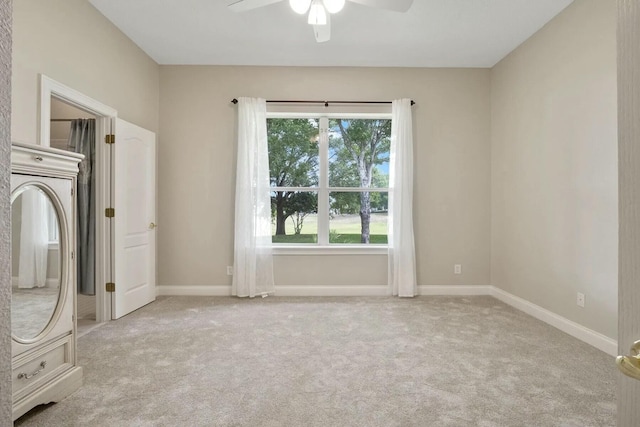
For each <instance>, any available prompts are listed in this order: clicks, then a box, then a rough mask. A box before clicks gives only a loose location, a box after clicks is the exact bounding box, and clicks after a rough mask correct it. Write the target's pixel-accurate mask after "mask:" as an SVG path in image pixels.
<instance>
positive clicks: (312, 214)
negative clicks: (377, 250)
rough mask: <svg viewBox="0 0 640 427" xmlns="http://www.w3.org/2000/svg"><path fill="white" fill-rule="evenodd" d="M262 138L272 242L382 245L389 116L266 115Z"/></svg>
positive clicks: (385, 221) (387, 163) (322, 244)
mask: <svg viewBox="0 0 640 427" xmlns="http://www.w3.org/2000/svg"><path fill="white" fill-rule="evenodd" d="M267 134H268V139H269V169H270V178H271V188H272V193H271V205H272V209H271V213H272V242H273V243H275V244H287V245H298V244H305V245H314V244H315V245H318V246H327V245H369V244H373V245H385V244H386V243H387V216H388V191H389V190H388V186H389V148H390V140H391V119H390V118H389V117H384V116H380V115H377V116H367V117H364V118H363V116H360V117H358V116H356V117H345V116H328V117H317V116H316V117H312V116H304V117H301V116H298V117H294V118H292V117H270V118H269V119H268V120H267Z"/></svg>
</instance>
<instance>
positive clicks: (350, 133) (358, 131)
mask: <svg viewBox="0 0 640 427" xmlns="http://www.w3.org/2000/svg"><path fill="white" fill-rule="evenodd" d="M329 127H330V134H332V136H331V138H330V142H329V149H330V154H331V155H332V166H331V169H330V171H331V173H332V175H331V178H330V185H331V186H335V187H350V186H358V187H363V188H371V184H372V180H373V177H374V173H375V172H374V170H375V169H376V166H378V165H381V164H383V163H385V162H388V161H389V147H390V143H391V120H361V119H358V120H348V119H335V120H331V121H330V124H329ZM354 184H355V185H354ZM379 196H382V195H379ZM354 197H359V199H360V200H359V202H360V203H359V214H360V226H361V227H360V228H361V238H360V241H361V242H362V243H369V241H370V223H371V203H372V197H371V193H370V192H368V191H362V192H360V193H352V194H348V193H340V194H336V195H335V197H334V198H333V203H332V205H333V206H332V207H334V208H337V209H338V210H340V211H341V212H342V209H341V208H342V207H345V208H347V209H349V210H352V208H351V206H353V198H354ZM375 199H376V197H374V201H375Z"/></svg>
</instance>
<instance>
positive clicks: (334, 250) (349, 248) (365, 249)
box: [272, 245, 389, 256]
mask: <svg viewBox="0 0 640 427" xmlns="http://www.w3.org/2000/svg"><path fill="white" fill-rule="evenodd" d="M272 249H273V255H275V256H279V255H283V256H290V255H303V256H313V255H387V252H388V251H389V248H388V246H387V245H375V246H373V245H371V246H370V245H331V246H318V245H304V246H303V245H273V246H272Z"/></svg>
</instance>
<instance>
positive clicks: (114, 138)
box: [104, 134, 116, 144]
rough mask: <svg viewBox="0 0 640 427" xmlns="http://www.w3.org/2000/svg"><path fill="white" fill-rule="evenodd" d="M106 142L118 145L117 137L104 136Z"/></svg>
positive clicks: (111, 135)
mask: <svg viewBox="0 0 640 427" xmlns="http://www.w3.org/2000/svg"><path fill="white" fill-rule="evenodd" d="M104 142H106V143H107V144H115V143H116V136H115V135H113V134H109V135H105V136H104Z"/></svg>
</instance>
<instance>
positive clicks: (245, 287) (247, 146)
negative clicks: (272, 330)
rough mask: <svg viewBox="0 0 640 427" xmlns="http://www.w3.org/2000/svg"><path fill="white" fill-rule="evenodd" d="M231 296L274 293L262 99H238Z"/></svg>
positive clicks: (268, 186)
mask: <svg viewBox="0 0 640 427" xmlns="http://www.w3.org/2000/svg"><path fill="white" fill-rule="evenodd" d="M233 267H234V268H233V286H232V293H233V295H236V296H239V297H251V298H253V297H255V296H256V295H267V294H269V293H272V292H274V291H275V285H274V281H273V258H272V254H271V189H270V182H269V152H268V146H267V104H266V101H265V100H264V99H254V98H238V161H237V170H236V214H235V249H234V263H233Z"/></svg>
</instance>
